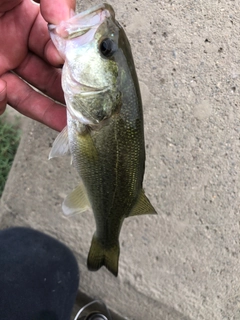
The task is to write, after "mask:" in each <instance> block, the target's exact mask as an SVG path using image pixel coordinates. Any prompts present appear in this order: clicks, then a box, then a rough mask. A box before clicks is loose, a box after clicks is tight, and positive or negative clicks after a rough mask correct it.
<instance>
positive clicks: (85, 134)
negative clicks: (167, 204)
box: [49, 4, 156, 276]
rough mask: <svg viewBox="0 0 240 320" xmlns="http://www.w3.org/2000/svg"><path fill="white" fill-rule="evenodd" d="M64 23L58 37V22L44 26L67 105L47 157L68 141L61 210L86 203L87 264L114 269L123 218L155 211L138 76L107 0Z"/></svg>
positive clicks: (58, 152) (77, 209)
mask: <svg viewBox="0 0 240 320" xmlns="http://www.w3.org/2000/svg"><path fill="white" fill-rule="evenodd" d="M83 17H84V19H83ZM88 17H89V21H88ZM83 21H84V25H83V26H82V29H81V23H82V24H83ZM86 21H88V26H89V30H88V29H87V28H86ZM91 22H92V24H93V25H92V26H91ZM96 22H97V23H98V24H97V25H96ZM66 26H67V27H68V30H71V28H72V30H74V34H71V31H69V35H68V37H66V29H67V28H65V29H64V22H62V23H61V27H62V28H63V29H64V30H65V31H64V36H63V35H61V32H60V33H59V31H57V30H58V29H59V28H56V27H54V26H50V27H49V30H50V34H51V38H52V39H53V41H54V43H55V45H56V46H57V49H58V50H59V52H60V54H62V56H63V57H64V59H65V65H64V68H63V73H62V84H63V90H64V94H65V99H66V103H67V110H68V112H67V119H68V124H67V128H66V129H64V130H63V132H62V133H60V135H59V137H57V139H56V143H54V144H53V148H52V151H51V154H50V157H54V156H59V155H61V154H65V153H66V152H67V149H68V147H69V149H70V153H71V155H72V162H73V165H74V166H75V167H76V169H77V171H78V173H79V176H80V177H81V183H80V185H79V186H78V187H77V188H76V189H75V190H74V191H73V192H72V193H71V194H70V195H69V196H67V198H66V199H65V200H64V203H63V211H64V213H65V214H67V215H71V214H73V213H78V212H83V211H85V210H86V209H87V208H91V209H92V211H93V214H94V218H95V223H96V231H95V233H94V235H93V238H92V243H91V247H90V251H89V254H88V261H87V265H88V268H89V270H91V271H96V270H98V269H99V268H101V266H103V265H104V266H105V267H106V268H107V269H108V270H110V271H111V272H112V273H113V274H114V275H115V276H117V274H118V260H119V254H120V248H119V234H120V231H121V227H122V223H123V221H124V219H125V218H126V217H129V216H133V215H142V214H155V213H156V211H155V209H154V208H153V206H152V205H151V203H150V202H149V200H148V198H147V197H146V195H145V193H144V191H143V189H142V182H143V176H144V168H145V147H144V128H143V114H142V102H141V95H140V89H139V84H138V79H137V75H136V71H135V67H134V62H133V57H132V53H131V49H130V45H129V42H128V39H127V37H126V34H125V32H124V30H123V28H122V27H121V26H120V25H119V23H118V22H117V21H116V20H115V15H114V11H113V9H112V7H111V6H110V5H108V4H103V5H100V6H96V7H94V8H91V9H89V10H87V11H86V12H84V13H81V14H80V15H79V16H78V15H76V16H74V17H73V18H71V19H69V20H68V21H67V22H66ZM93 28H94V30H95V32H93ZM76 30H78V32H76ZM81 37H82V38H81ZM83 37H84V39H83ZM101 48H102V49H101ZM101 50H102V51H101ZM69 59H70V61H69Z"/></svg>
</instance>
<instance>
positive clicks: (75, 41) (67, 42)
mask: <svg viewBox="0 0 240 320" xmlns="http://www.w3.org/2000/svg"><path fill="white" fill-rule="evenodd" d="M49 31H50V35H51V38H52V40H53V42H54V44H55V46H56V47H57V49H58V51H59V53H60V54H61V56H62V57H63V58H64V60H65V63H64V66H63V73H62V87H63V90H64V94H65V99H66V104H67V108H68V110H69V112H70V114H71V115H72V116H73V117H74V118H76V119H78V120H79V121H80V122H81V123H83V124H86V125H98V124H100V123H101V122H102V121H103V120H106V119H108V118H110V117H111V116H113V115H114V114H116V113H118V112H119V110H120V108H121V101H122V99H121V95H122V92H121V91H122V90H121V88H120V85H119V82H120V74H121V60H123V59H125V60H126V57H125V52H124V50H122V47H124V48H126V44H127V46H129V43H128V40H127V37H126V35H125V33H124V31H123V29H122V27H121V26H120V24H119V23H118V22H117V21H116V20H115V14H114V11H113V9H112V7H111V6H110V5H108V4H102V5H98V6H95V7H93V8H91V9H89V10H87V11H84V12H82V13H80V14H77V15H75V16H73V17H72V18H70V19H69V20H67V21H63V22H61V23H60V24H59V25H57V26H54V25H49Z"/></svg>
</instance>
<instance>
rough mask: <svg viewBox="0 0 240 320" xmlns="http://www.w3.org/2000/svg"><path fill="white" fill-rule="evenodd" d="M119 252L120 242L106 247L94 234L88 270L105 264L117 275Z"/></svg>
mask: <svg viewBox="0 0 240 320" xmlns="http://www.w3.org/2000/svg"><path fill="white" fill-rule="evenodd" d="M119 253H120V249H119V244H116V245H115V246H113V247H111V248H104V247H103V245H102V244H101V243H100V241H99V239H98V238H97V237H96V236H95V235H94V236H93V238H92V244H91V248H90V251H89V254H88V260H87V266H88V270H90V271H97V270H98V269H100V268H101V267H102V266H105V267H106V268H107V269H108V270H109V271H110V272H112V274H113V275H114V276H115V277H117V275H118V258H119Z"/></svg>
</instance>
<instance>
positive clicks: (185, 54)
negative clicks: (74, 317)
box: [0, 0, 240, 320]
mask: <svg viewBox="0 0 240 320" xmlns="http://www.w3.org/2000/svg"><path fill="white" fill-rule="evenodd" d="M109 2H110V3H111V4H112V5H113V6H114V8H115V11H116V16H117V18H118V20H119V21H120V22H121V23H122V24H123V25H124V26H125V29H126V31H127V34H128V36H129V39H130V42H131V44H132V49H133V55H134V58H135V63H136V68H137V72H138V76H139V80H140V85H141V89H142V95H143V102H144V115H145V136H146V151H147V160H146V174H145V181H144V186H145V190H146V193H147V195H148V196H149V198H150V199H151V202H152V203H153V205H154V206H155V207H156V209H157V211H158V216H154V217H153V216H141V217H132V218H129V219H126V220H125V222H124V225H123V228H122V232H121V236H120V244H121V255H120V265H119V276H118V278H117V279H116V278H114V277H113V276H112V275H111V274H110V273H109V272H108V271H106V270H105V269H104V268H102V269H101V270H100V271H99V272H96V273H92V272H89V271H87V269H86V258H87V253H88V250H89V246H90V242H91V237H92V234H93V232H94V229H95V226H94V220H93V215H92V214H91V213H89V214H88V213H85V214H83V215H80V216H74V217H72V218H71V219H66V218H64V217H63V216H62V214H61V202H62V200H63V198H64V197H65V196H66V195H67V194H68V193H69V192H70V191H71V190H72V189H73V188H74V187H75V186H76V185H77V184H78V181H79V178H78V177H77V174H76V171H75V170H74V169H73V168H71V167H70V166H69V159H68V158H66V159H53V160H52V161H48V160H47V158H48V153H49V151H50V146H51V144H52V142H53V139H54V137H55V136H56V133H55V132H53V131H51V130H50V129H47V128H46V127H44V126H42V125H39V124H36V123H33V122H30V121H29V123H28V125H27V126H26V127H25V129H24V134H23V138H22V141H21V145H20V147H19V151H18V154H17V156H16V159H15V162H14V166H13V168H12V171H11V174H10V177H9V180H8V183H7V185H6V188H5V192H4V195H3V198H2V204H1V215H0V219H1V227H2V228H4V227H7V226H12V225H27V226H31V227H33V228H36V229H38V230H43V231H45V232H47V233H49V234H51V235H53V236H55V237H57V238H58V239H60V240H62V241H64V242H65V243H66V244H67V245H68V246H69V247H70V248H71V249H72V250H73V251H74V253H75V254H76V256H77V258H78V261H79V265H80V269H81V270H82V276H81V285H80V290H81V291H83V292H85V293H86V294H88V295H89V296H93V297H95V296H97V297H100V298H102V299H103V300H104V301H105V302H106V303H107V304H108V305H109V306H110V307H111V308H112V309H114V310H116V311H117V312H118V313H119V314H122V315H123V316H126V317H128V318H129V319H131V320H134V319H135V320H145V319H148V320H156V319H160V320H170V319H171V320H180V319H181V320H183V319H185V320H195V319H199V320H200V319H204V320H209V319H211V320H219V319H221V320H227V319H229V320H230V319H231V320H239V319H240V263H239V262H240V261H239V259H240V246H239V244H240V243H239V242H240V212H239V205H240V177H239V169H240V167H239V166H240V165H239V160H240V159H239V158H240V156H239V155H240V151H239V146H240V116H239V90H240V81H239V77H240V68H239V63H240V58H239V52H240V45H239V22H240V18H239V6H240V1H239V0H235V1H234V0H232V1H230V0H224V1H223V0H211V1H208V0H199V1H195V0H187V1H182V0H181V1H180V0H176V1H174V0H165V1H159V0H152V1H150V0H149V1H144V0H138V1H137V0H135V1H128V0H124V1H121V2H119V1H116V0H114V1H109ZM96 3H97V2H96V1H85V2H84V3H81V4H80V6H79V8H80V9H85V8H87V7H89V6H90V5H92V4H96Z"/></svg>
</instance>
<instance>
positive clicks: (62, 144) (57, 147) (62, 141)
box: [48, 126, 69, 159]
mask: <svg viewBox="0 0 240 320" xmlns="http://www.w3.org/2000/svg"><path fill="white" fill-rule="evenodd" d="M68 153H69V145H68V128H67V126H66V127H65V128H64V129H63V130H62V131H61V132H60V133H59V135H58V136H57V138H56V139H55V140H54V142H53V145H52V149H51V151H50V153H49V158H48V159H52V158H56V157H60V156H64V155H65V154H68Z"/></svg>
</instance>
